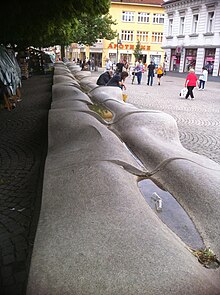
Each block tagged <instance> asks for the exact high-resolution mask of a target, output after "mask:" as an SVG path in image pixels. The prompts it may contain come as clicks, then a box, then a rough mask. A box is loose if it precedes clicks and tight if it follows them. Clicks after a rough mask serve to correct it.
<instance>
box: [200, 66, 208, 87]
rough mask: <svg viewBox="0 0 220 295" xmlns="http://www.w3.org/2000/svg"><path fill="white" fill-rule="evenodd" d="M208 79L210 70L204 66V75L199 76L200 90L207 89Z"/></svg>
mask: <svg viewBox="0 0 220 295" xmlns="http://www.w3.org/2000/svg"><path fill="white" fill-rule="evenodd" d="M207 80H208V70H207V69H206V68H205V67H203V68H202V75H201V76H199V90H205V83H206V82H207Z"/></svg>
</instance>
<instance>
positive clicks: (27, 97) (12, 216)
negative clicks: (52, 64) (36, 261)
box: [0, 72, 220, 295]
mask: <svg viewBox="0 0 220 295" xmlns="http://www.w3.org/2000/svg"><path fill="white" fill-rule="evenodd" d="M99 74H100V72H93V73H92V76H93V77H94V78H95V77H98V75H99ZM155 82H156V79H155ZM183 83H184V79H183V78H181V77H173V76H165V77H163V78H162V81H161V86H158V85H156V84H155V85H153V86H152V87H150V86H147V85H146V74H144V78H143V84H142V85H137V83H136V84H134V85H132V84H131V77H129V78H128V79H127V82H126V84H127V93H128V102H130V103H132V104H135V105H137V106H138V107H140V108H147V109H156V110H161V111H164V112H166V113H169V114H171V115H172V116H173V117H174V118H175V119H176V121H177V124H178V127H179V132H180V140H181V142H182V144H183V145H184V146H185V147H186V148H188V149H189V150H192V151H193V152H196V153H199V154H203V155H205V156H208V157H209V158H211V159H213V160H214V161H216V162H218V163H220V151H219V147H220V135H219V122H220V92H219V91H220V83H219V82H208V83H207V89H206V90H205V91H202V92H200V91H198V90H195V97H196V99H195V100H194V101H190V100H183V99H180V98H179V96H178V94H179V90H180V89H181V88H182V86H183ZM51 84H52V79H51V76H47V75H46V76H33V77H32V78H30V79H28V80H25V81H23V89H22V97H23V101H22V102H20V103H19V104H18V106H17V108H16V109H14V110H13V111H11V112H8V111H6V110H2V111H0V294H1V295H23V294H25V289H26V283H27V277H28V270H29V264H30V257H31V253H32V247H33V241H34V236H35V230H36V226H37V221H38V216H39V211H40V204H41V194H42V181H43V169H44V163H45V158H46V153H47V129H48V124H47V123H48V110H49V108H50V103H51Z"/></svg>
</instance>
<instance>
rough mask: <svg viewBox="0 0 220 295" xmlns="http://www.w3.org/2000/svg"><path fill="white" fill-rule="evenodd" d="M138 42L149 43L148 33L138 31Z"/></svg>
mask: <svg viewBox="0 0 220 295" xmlns="http://www.w3.org/2000/svg"><path fill="white" fill-rule="evenodd" d="M137 40H138V41H140V42H148V32H141V31H137Z"/></svg>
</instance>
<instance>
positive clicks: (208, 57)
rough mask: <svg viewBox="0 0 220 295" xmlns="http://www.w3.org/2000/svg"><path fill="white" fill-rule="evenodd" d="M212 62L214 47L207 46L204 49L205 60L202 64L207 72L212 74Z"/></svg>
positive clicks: (213, 60)
mask: <svg viewBox="0 0 220 295" xmlns="http://www.w3.org/2000/svg"><path fill="white" fill-rule="evenodd" d="M214 62H215V49H214V48H210V49H209V48H207V49H206V50H205V60H204V66H205V67H206V68H207V70H208V73H209V74H210V75H212V73H213V69H214Z"/></svg>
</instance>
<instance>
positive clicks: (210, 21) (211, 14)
mask: <svg viewBox="0 0 220 295" xmlns="http://www.w3.org/2000/svg"><path fill="white" fill-rule="evenodd" d="M213 22H214V11H210V12H208V22H207V33H211V32H212V31H213Z"/></svg>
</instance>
